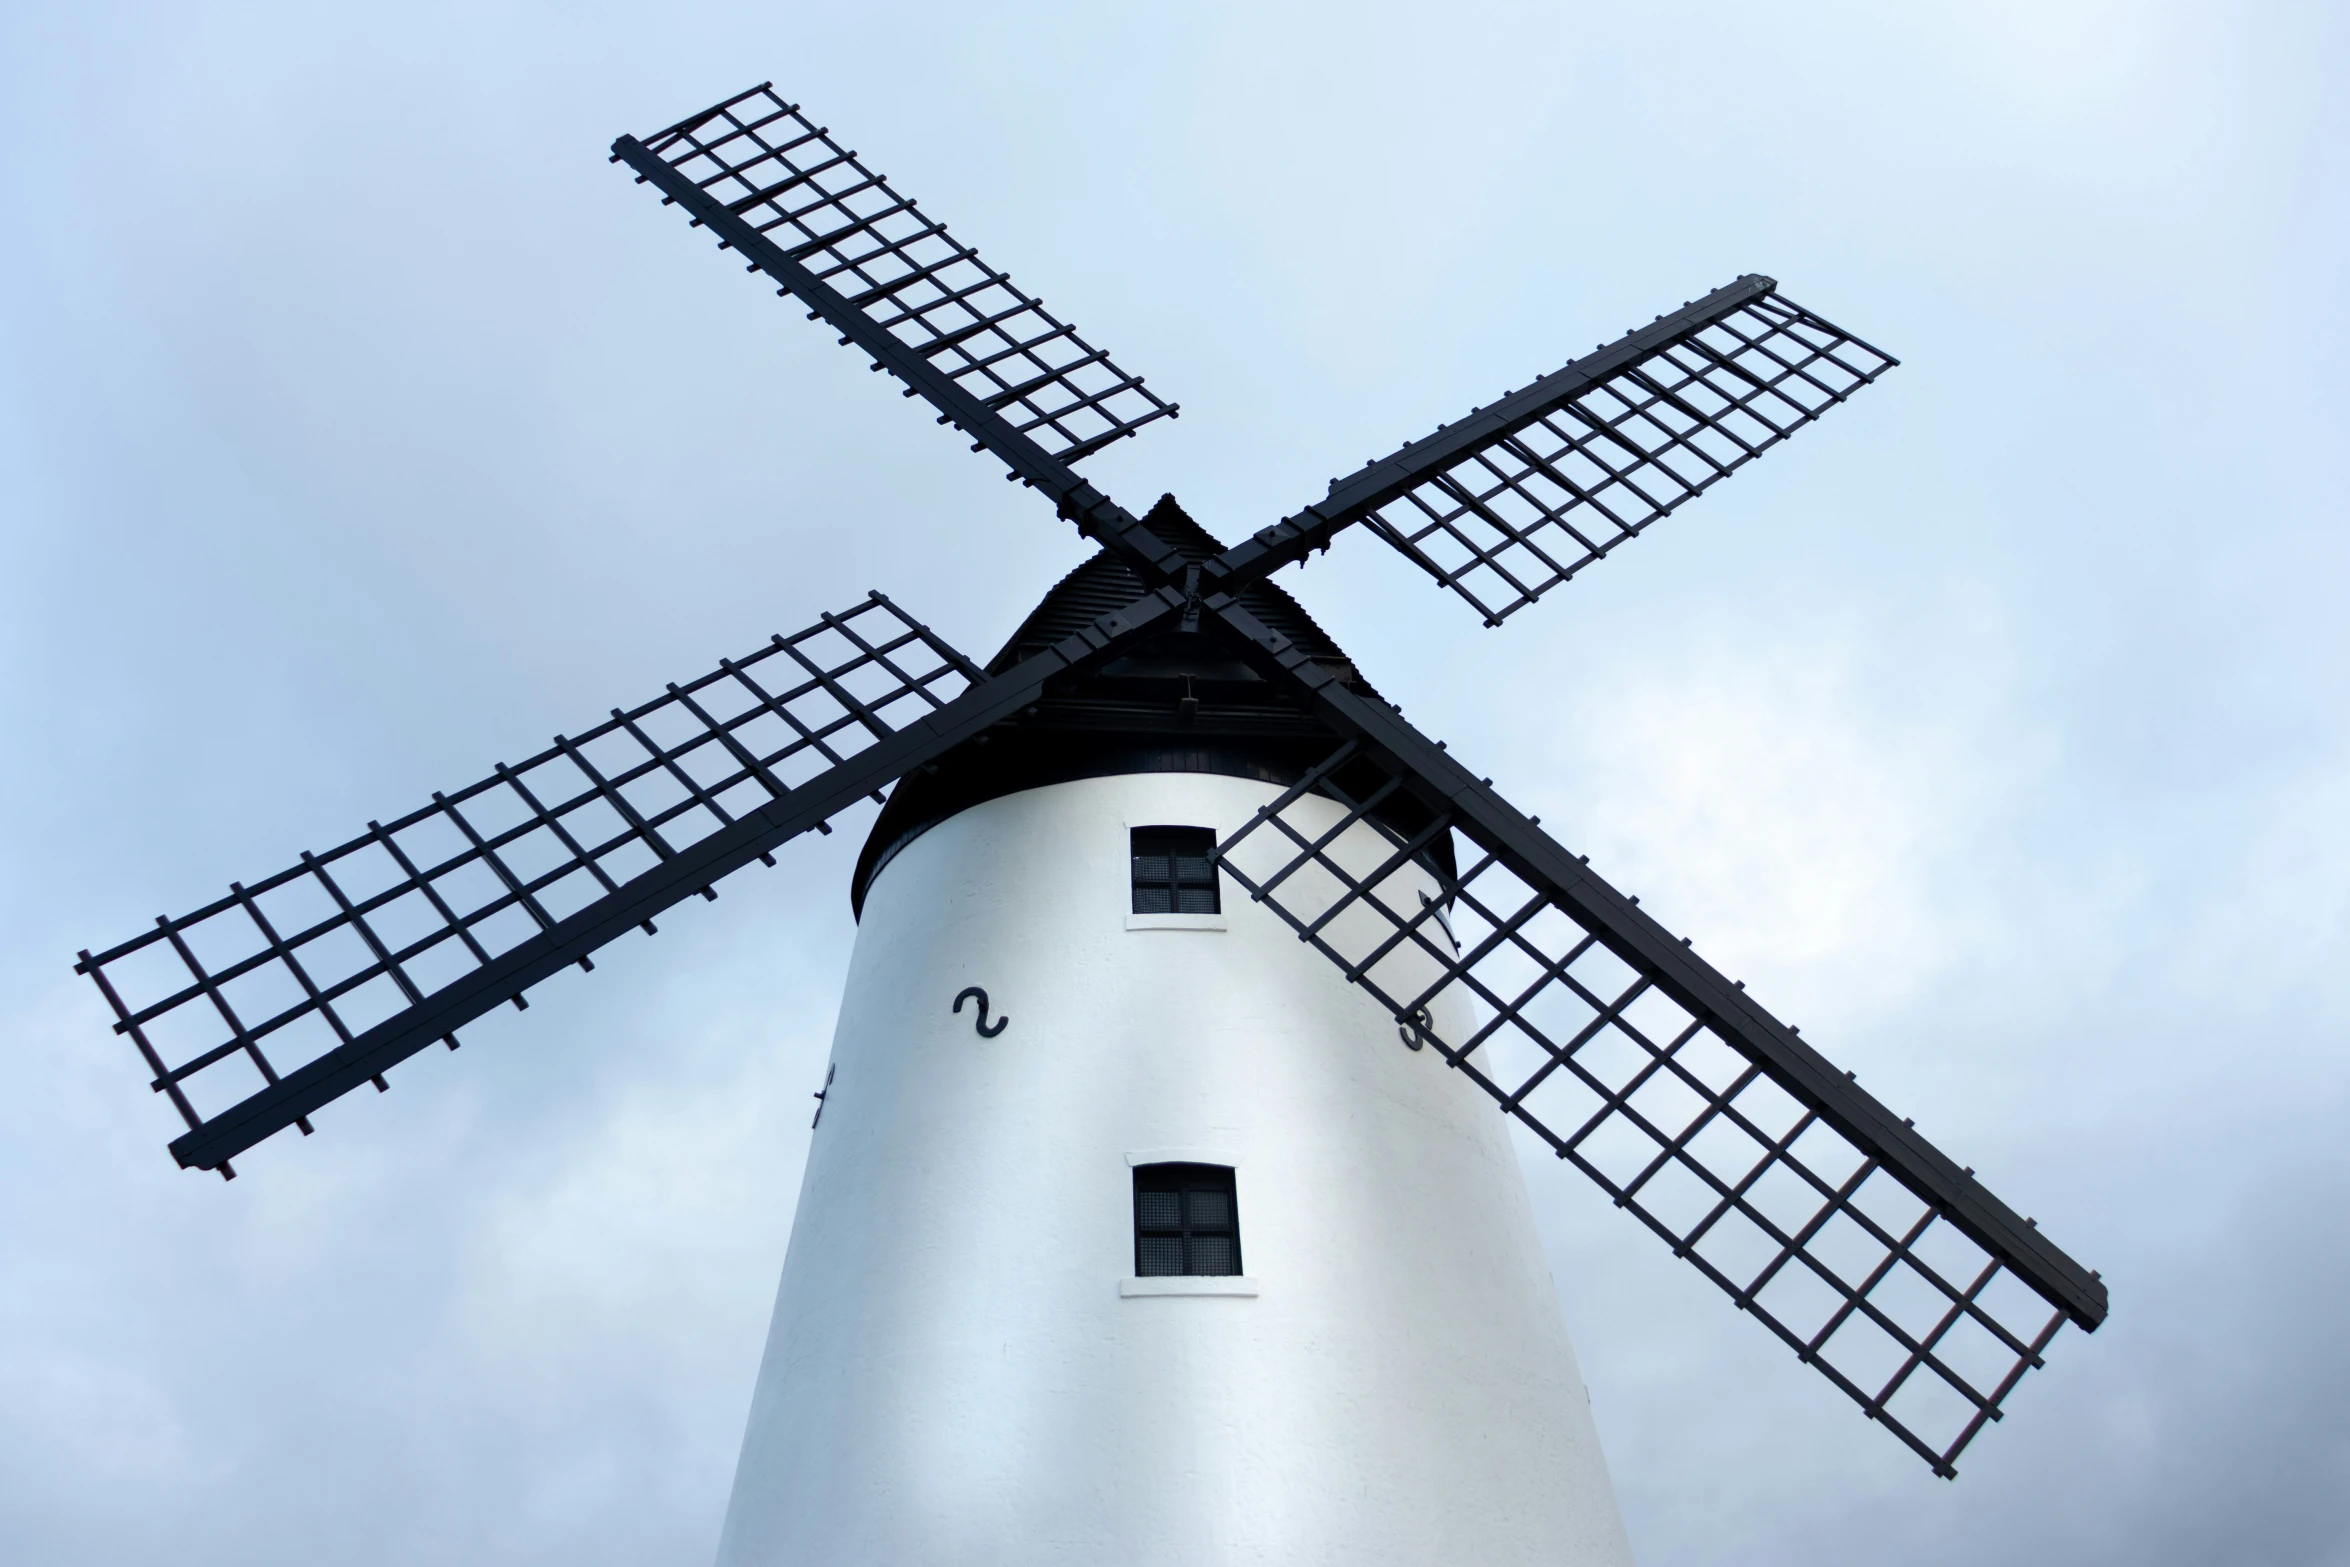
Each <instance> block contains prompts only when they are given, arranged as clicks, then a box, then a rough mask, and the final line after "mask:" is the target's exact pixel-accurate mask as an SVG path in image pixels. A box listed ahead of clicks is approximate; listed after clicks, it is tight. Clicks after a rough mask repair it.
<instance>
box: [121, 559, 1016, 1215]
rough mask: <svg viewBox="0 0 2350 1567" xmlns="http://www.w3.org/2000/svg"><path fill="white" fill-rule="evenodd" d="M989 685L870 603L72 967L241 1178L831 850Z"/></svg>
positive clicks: (188, 1143)
mask: <svg viewBox="0 0 2350 1567" xmlns="http://www.w3.org/2000/svg"><path fill="white" fill-rule="evenodd" d="M1032 673H1033V672H1032ZM979 678H980V676H979V671H978V670H977V669H976V668H974V667H973V665H972V664H971V663H970V661H969V660H968V659H966V658H964V657H963V655H962V654H960V653H958V652H956V651H955V650H954V649H953V648H952V647H950V646H948V645H947V644H946V643H945V642H944V641H943V640H941V639H940V638H939V637H938V636H936V635H935V634H934V633H932V632H931V631H930V630H929V629H928V628H927V627H925V626H923V625H921V624H919V623H917V622H915V621H914V620H912V619H910V618H908V617H907V616H906V615H905V614H904V612H903V611H901V610H900V609H899V608H898V607H897V606H896V605H895V604H893V603H891V602H890V601H889V600H888V599H886V598H884V597H882V596H881V595H880V594H878V593H876V594H873V595H872V596H871V597H869V598H868V599H867V600H866V601H865V602H864V603H862V604H859V605H857V606H856V607H855V608H853V609H850V610H848V611H846V612H845V613H842V614H838V615H826V616H825V617H824V618H823V619H822V620H821V621H819V622H818V623H817V624H815V625H813V626H810V627H809V628H807V629H806V630H804V631H801V632H798V633H796V634H794V635H792V636H788V637H786V636H777V637H775V638H774V639H773V640H772V641H770V642H769V643H768V645H767V646H765V647H763V648H760V649H758V650H757V651H756V652H754V653H752V654H750V655H749V656H747V657H745V658H741V659H728V660H725V661H724V662H722V663H721V664H720V665H719V667H718V668H717V669H716V670H714V671H712V672H711V673H709V674H707V675H704V676H702V677H701V678H700V679H698V680H695V681H692V682H690V683H689V684H686V685H682V686H679V685H672V686H670V687H669V689H668V691H667V692H666V693H664V694H663V695H661V696H659V697H656V698H655V699H653V700H652V701H650V702H647V703H644V704H642V705H641V706H638V707H635V708H632V709H629V710H627V711H621V710H619V709H614V710H613V714H612V717H611V718H610V719H609V720H608V721H606V722H605V723H602V724H599V725H597V726H596V727H595V728H593V729H589V730H586V731H584V732H582V733H580V734H578V735H574V736H569V737H558V738H557V739H556V740H555V742H554V744H553V745H551V746H549V747H548V748H547V749H545V750H543V751H541V752H539V753H538V754H537V755H535V756H532V757H529V758H527V759H526V760H524V761H522V762H519V763H517V764H515V765H513V766H506V765H504V764H500V765H499V766H498V767H497V768H496V769H495V770H494V771H493V772H492V774H491V775H490V776H489V777H487V778H485V779H482V780H481V781H480V782H478V783H475V784H473V785H471V786H469V787H467V788H464V789H460V790H457V791H456V792H454V793H451V794H436V795H435V796H434V797H433V802H432V804H430V805H428V806H426V807H424V808H423V809H421V810H417V811H412V812H410V813H409V814H408V815H406V816H403V817H400V818H399V819H398V820H396V821H391V822H370V823H369V824H368V828H367V831H366V832H365V833H364V834H362V835H361V836H359V837H357V838H354V839H352V840H351V841H350V842H348V843H345V844H342V845H340V846H339V847H337V848H334V849H330V850H328V851H327V852H325V853H323V854H304V855H303V856H302V857H301V861H300V863H299V864H297V865H294V866H292V867H290V868H288V869H286V870H283V871H280V872H279V873H277V874H276V875H274V876H270V877H266V878H264V879H263V880H261V881H258V882H255V883H253V884H251V885H249V886H248V885H245V884H242V883H237V884H233V885H232V886H231V888H230V892H229V895H228V896H227V897H225V898H221V899H218V900H216V901H214V902H212V903H209V904H207V905H205V906H204V907H203V908H200V909H197V910H196V911H195V912H193V913H191V914H185V915H182V916H180V917H179V918H177V919H159V920H157V921H156V928H155V929H154V930H151V931H149V932H147V933H146V934H145V935H143V936H139V937H137V938H135V939H133V940H130V941H126V942H124V943H122V944H121V945H119V946H116V947H112V948H109V949H108V950H107V951H105V952H102V953H98V954H96V955H92V954H90V953H88V952H84V953H83V954H82V955H81V962H80V963H79V964H78V965H77V969H78V971H79V972H82V973H86V974H88V975H90V977H91V978H92V979H93V980H95V981H96V982H97V984H98V986H99V988H100V989H101V990H102V991H103V992H104V994H105V996H106V999H107V1001H108V1003H109V1004H110V1005H111V1006H112V1007H113V1009H114V1012H115V1016H116V1019H117V1021H116V1023H115V1029H116V1032H118V1033H121V1034H125V1035H127V1036H129V1038H130V1039H131V1040H132V1041H133V1043H134V1044H136V1045H137V1047H138V1049H139V1050H140V1052H141V1054H142V1055H143V1057H144V1058H145V1060H146V1062H147V1065H148V1067H149V1069H150V1070H151V1071H152V1072H153V1073H154V1074H155V1077H154V1086H155V1087H156V1088H157V1090H158V1091H160V1092H162V1093H164V1094H166V1095H168V1096H169V1097H170V1099H171V1101H172V1104H173V1105H174V1107H176V1108H177V1109H178V1111H179V1113H180V1115H181V1117H182V1118H183V1119H184V1120H185V1121H186V1122H187V1125H188V1128H189V1130H188V1132H187V1134H186V1135H185V1136H183V1137H181V1138H180V1139H179V1140H178V1141H176V1142H174V1143H173V1144H172V1152H173V1154H174V1155H175V1156H176V1157H177V1158H178V1159H179V1161H180V1163H181V1164H182V1165H187V1166H193V1167H199V1168H206V1169H211V1168H219V1169H221V1170H222V1171H223V1173H225V1174H233V1173H234V1171H233V1170H231V1169H230V1168H229V1167H228V1165H227V1160H228V1159H229V1158H230V1157H231V1156H232V1155H234V1154H236V1153H238V1152H240V1151H241V1150H243V1149H245V1148H248V1147H250V1146H252V1144H254V1143H256V1142H258V1141H260V1140H261V1139H262V1138H264V1137H267V1136H269V1135H271V1134H272V1133H274V1132H276V1131H279V1130H281V1129H283V1128H284V1127H286V1126H289V1125H298V1126H300V1127H301V1129H302V1130H303V1131H304V1132H308V1131H309V1130H310V1128H309V1124H308V1121H307V1116H308V1113H309V1112H310V1111H312V1110H315V1109H316V1108H318V1106H320V1105H322V1104H324V1103H326V1102H327V1101H328V1100H331V1099H334V1098H336V1097H339V1096H340V1095H342V1094H344V1093H347V1092H349V1091H350V1090H351V1089H353V1088H356V1087H357V1086H359V1085H360V1084H361V1083H365V1082H370V1081H372V1082H374V1083H375V1084H376V1086H377V1087H378V1088H381V1087H383V1086H384V1084H383V1075H382V1074H383V1073H384V1071H385V1070H386V1069H387V1068H388V1067H390V1066H392V1065H394V1064H395V1063H397V1062H399V1061H402V1060H404V1059H406V1058H407V1057H408V1056H410V1055H413V1054H414V1053H415V1052H417V1051H418V1050H421V1049H423V1048H425V1047H426V1046H427V1045H429V1044H431V1043H432V1042H433V1041H434V1040H436V1039H445V1040H447V1041H448V1043H449V1046H450V1048H452V1049H454V1048H456V1043H457V1041H456V1037H455V1030H456V1029H457V1028H459V1027H460V1026H462V1025H463V1024H465V1023H467V1022H470V1021H471V1020H473V1019H474V1018H477V1017H479V1016H481V1015H482V1014H483V1013H485V1012H488V1011H490V1010H491V1009H492V1008H494V1007H496V1006H498V1005H500V1004H501V1003H503V1002H507V1001H512V1002H513V1003H514V1004H515V1005H516V1006H522V1005H525V1002H524V1001H523V992H524V991H525V990H527V989H528V988H529V987H530V986H532V985H534V984H536V983H538V982H539V981H540V980H542V979H545V978H547V977H548V976H550V975H552V974H554V973H555V972H557V971H558V970H560V969H562V968H563V967H564V966H565V965H567V964H571V963H577V964H579V965H580V967H581V968H583V969H585V968H590V967H592V966H593V965H592V963H591V962H590V960H589V956H588V955H589V954H590V953H592V952H593V951H595V950H596V949H597V948H598V947H600V946H603V945H604V944H605V943H607V942H609V941H611V940H612V939H614V938H615V937H617V936H619V935H621V934H623V933H625V932H626V931H628V930H629V929H631V928H633V927H638V926H641V927H643V928H644V929H646V930H648V931H650V930H651V929H652V928H653V925H652V919H653V916H654V915H656V914H658V913H660V912H661V911H662V910H663V909H665V908H668V907H669V906H670V905H672V904H674V903H677V902H679V901H680V900H682V899H685V898H688V897H691V896H693V895H694V894H695V893H700V894H702V895H703V896H704V897H716V896H717V894H716V892H715V890H714V887H713V884H714V883H715V882H716V881H717V879H718V878H720V877H722V876H724V875H726V874H727V873H728V872H730V871H733V870H736V869H738V868H740V867H741V866H743V865H745V864H747V863H748V862H750V861H751V860H753V859H760V858H767V856H768V854H769V851H771V850H772V849H773V848H774V847H775V846H776V845H777V844H779V843H782V842H784V841H785V840H787V839H789V838H791V837H794V836H796V835H797V834H799V833H801V832H805V831H806V830H808V829H809V828H811V827H816V828H819V829H822V830H826V831H829V830H830V829H829V828H828V827H825V825H824V824H825V819H826V818H827V817H829V816H830V815H832V814H833V813H834V812H836V811H839V810H840V809H842V808H843V807H845V806H848V805H852V804H854V803H855V802H856V801H857V800H858V799H859V798H861V797H863V796H864V795H866V794H868V793H871V792H872V791H874V790H877V789H879V788H880V787H881V786H882V785H884V784H887V783H888V782H889V781H890V780H891V779H892V778H894V777H896V776H897V775H898V774H899V773H900V772H901V771H903V770H904V768H905V767H907V766H910V765H917V764H918V763H919V762H920V761H921V760H922V759H923V757H924V756H925V755H926V754H927V748H930V747H935V746H938V745H941V744H951V743H953V741H952V739H951V738H950V739H944V740H942V739H941V738H940V737H939V735H938V734H937V733H936V732H934V731H933V729H932V727H931V726H930V725H929V724H927V723H926V722H924V721H925V720H928V719H930V718H931V717H933V715H936V714H939V713H941V712H943V711H946V710H947V709H948V708H949V706H950V704H952V703H953V702H954V700H955V699H956V698H957V697H958V696H962V695H964V694H965V693H966V692H967V691H968V690H969V688H970V687H971V686H972V685H973V684H974V683H976V682H977V681H978V680H979ZM950 732H951V734H952V735H953V736H954V737H957V738H959V736H960V732H961V731H960V730H959V729H950ZM768 863H770V864H772V863H774V862H773V860H772V859H769V860H768ZM240 1086H242V1087H243V1088H246V1089H249V1090H250V1092H247V1093H244V1094H243V1095H241V1096H240V1095H239V1087H240ZM199 1100H202V1101H204V1102H205V1103H209V1104H211V1105H214V1106H218V1108H216V1109H214V1110H212V1111H211V1112H210V1113H207V1111H206V1110H205V1109H204V1108H203V1107H202V1105H200V1104H199Z"/></svg>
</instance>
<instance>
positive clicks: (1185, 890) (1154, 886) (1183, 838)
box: [1134, 827, 1224, 914]
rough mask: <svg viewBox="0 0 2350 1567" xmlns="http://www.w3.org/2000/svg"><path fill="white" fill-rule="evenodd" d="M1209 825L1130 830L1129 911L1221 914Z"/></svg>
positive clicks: (1211, 830) (1212, 832)
mask: <svg viewBox="0 0 2350 1567" xmlns="http://www.w3.org/2000/svg"><path fill="white" fill-rule="evenodd" d="M1215 852H1216V833H1215V829H1214V828H1212V827H1137V828H1135V829H1134V912H1135V913H1137V914H1221V913H1223V912H1224V909H1223V905H1222V903H1221V902H1220V901H1219V900H1218V899H1217V896H1216V863H1215V861H1214V860H1213V859H1212V858H1210V856H1212V855H1213V854H1214V853H1215Z"/></svg>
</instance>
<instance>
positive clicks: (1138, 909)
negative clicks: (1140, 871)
mask: <svg viewBox="0 0 2350 1567" xmlns="http://www.w3.org/2000/svg"><path fill="white" fill-rule="evenodd" d="M1134 912H1135V913H1137V914H1172V913H1174V912H1175V894H1174V892H1173V891H1172V890H1171V889H1169V888H1166V887H1152V886H1146V885H1144V884H1143V883H1142V882H1139V881H1138V882H1136V883H1135V884H1134Z"/></svg>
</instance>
